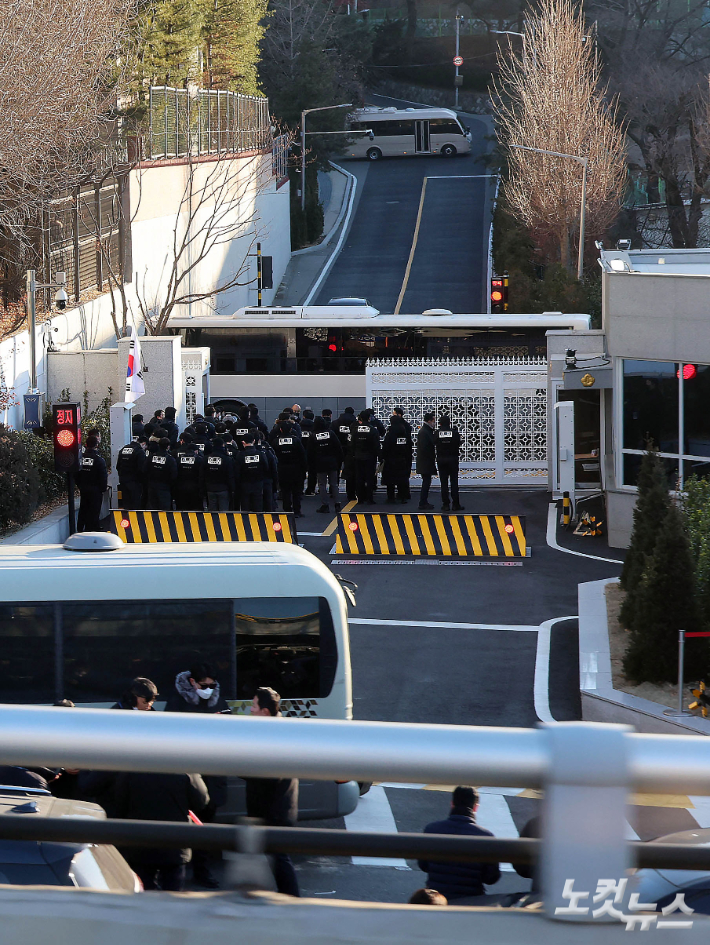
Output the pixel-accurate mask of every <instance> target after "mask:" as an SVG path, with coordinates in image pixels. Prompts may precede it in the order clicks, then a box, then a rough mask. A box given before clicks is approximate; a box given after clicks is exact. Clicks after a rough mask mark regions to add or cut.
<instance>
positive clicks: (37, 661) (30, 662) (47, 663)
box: [0, 604, 55, 703]
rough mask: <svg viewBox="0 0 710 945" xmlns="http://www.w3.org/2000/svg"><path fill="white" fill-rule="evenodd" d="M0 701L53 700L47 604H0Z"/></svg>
mask: <svg viewBox="0 0 710 945" xmlns="http://www.w3.org/2000/svg"><path fill="white" fill-rule="evenodd" d="M0 679H1V680H2V682H1V684H0V701H2V702H9V703H13V702H19V703H30V702H53V701H54V689H55V680H54V613H53V607H52V605H51V604H0Z"/></svg>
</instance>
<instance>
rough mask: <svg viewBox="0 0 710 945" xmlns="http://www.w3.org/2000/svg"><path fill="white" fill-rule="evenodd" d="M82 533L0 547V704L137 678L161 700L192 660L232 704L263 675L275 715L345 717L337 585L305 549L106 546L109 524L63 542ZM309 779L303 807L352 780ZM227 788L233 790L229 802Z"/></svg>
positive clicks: (83, 701) (116, 685) (78, 698)
mask: <svg viewBox="0 0 710 945" xmlns="http://www.w3.org/2000/svg"><path fill="white" fill-rule="evenodd" d="M85 542H86V539H84V538H82V536H80V535H75V536H73V537H72V538H71V539H69V541H68V542H67V543H66V544H65V545H64V546H59V545H45V546H26V545H14V546H13V545H0V667H1V673H0V702H4V703H31V704H45V705H46V704H50V705H51V704H52V703H53V702H55V701H56V700H59V699H71V700H72V701H73V702H74V703H75V704H76V705H77V706H92V707H96V708H108V707H110V706H112V705H113V704H114V703H115V702H116V701H117V700H118V699H119V698H120V696H121V695H122V693H123V692H124V691H125V690H126V689H127V688H128V685H129V684H130V682H131V680H132V679H134V678H135V677H136V676H147V677H148V678H149V679H152V680H153V682H155V683H156V685H157V686H158V691H159V697H158V698H159V700H160V701H159V702H158V703H157V706H158V707H160V708H162V705H161V702H162V701H164V700H165V699H166V698H167V696H168V695H169V693H170V692H171V691H172V690H173V688H174V685H175V677H176V675H177V674H178V673H180V672H184V671H185V670H186V669H189V668H190V662H191V661H201V662H205V663H208V664H210V665H211V666H212V667H213V668H214V672H215V674H216V676H217V678H218V680H219V683H220V686H221V690H222V694H223V695H224V696H225V698H226V699H227V702H228V703H229V705H230V707H231V708H232V712H233V713H236V714H245V713H248V712H249V707H250V706H251V701H252V699H253V696H254V693H255V691H256V689H257V688H258V687H259V686H271V687H273V688H274V689H276V690H277V692H279V693H280V694H281V696H282V702H281V706H282V712H283V714H284V715H286V716H295V717H306V718H327V719H350V718H352V688H351V674H350V646H349V638H348V623H347V605H346V600H345V595H344V593H343V589H342V587H341V586H340V584H339V583H338V581H337V580H336V578H335V577H334V576H333V574H332V573H331V572H330V571H329V570H328V569H327V568H326V567H325V565H324V564H322V563H321V562H320V561H319V560H318V559H317V558H316V557H315V556H314V555H312V554H310V553H309V552H307V551H304V550H303V549H302V548H299V547H298V546H295V545H287V544H282V543H279V544H272V543H265V542H254V543H249V544H246V543H245V544H238V543H234V544H229V545H226V544H215V543H204V544H202V543H196V544H183V545H175V544H170V545H166V544H140V545H138V544H136V545H124V544H122V543H120V546H119V547H115V545H116V544H117V541H116V538H115V536H113V535H104V536H102V537H101V538H100V539H99V546H98V547H99V550H91V551H80V550H74V549H75V548H77V547H81V546H82V544H84V545H85ZM72 546H73V547H72ZM216 723H217V724H219V719H216ZM314 784H315V785H317V790H316V789H310V790H309V786H307V785H304V789H305V790H304V791H303V792H302V794H303V797H302V799H301V816H306V817H309V816H310V817H316V816H317V817H321V816H322V817H325V816H340V815H342V814H346V813H350V811H352V810H353V809H354V807H355V806H356V804H357V797H358V786H357V784H356V783H354V782H346V783H345V784H338V785H336V784H334V783H330V782H328V783H326V782H314ZM233 788H234V786H233ZM238 798H239V792H238V791H237V793H236V794H235V790H230V802H229V807H230V813H236V812H238V811H237V810H236V809H235V808H236V807H238V806H239V800H238Z"/></svg>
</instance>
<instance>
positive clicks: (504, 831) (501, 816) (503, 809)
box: [476, 794, 519, 873]
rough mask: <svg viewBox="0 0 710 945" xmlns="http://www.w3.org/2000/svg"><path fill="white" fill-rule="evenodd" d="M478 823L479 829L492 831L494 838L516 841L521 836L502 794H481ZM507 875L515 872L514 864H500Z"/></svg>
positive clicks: (477, 816) (477, 815)
mask: <svg viewBox="0 0 710 945" xmlns="http://www.w3.org/2000/svg"><path fill="white" fill-rule="evenodd" d="M476 823H477V824H478V826H479V827H485V828H486V830H490V832H491V833H492V834H493V836H494V837H498V838H500V839H510V838H512V839H515V838H517V837H518V836H519V833H518V828H517V827H516V826H515V822H514V821H513V815H512V814H511V813H510V808H509V807H508V804H507V802H506V799H505V797H503V795H502V794H479V802H478V811H477V813H476ZM498 865H499V866H500V868H501V870H502V871H503V872H505V873H513V872H515V871H514V869H513V866H512V864H510V863H499V864H498Z"/></svg>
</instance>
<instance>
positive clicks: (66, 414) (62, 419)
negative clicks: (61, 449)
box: [57, 410, 74, 446]
mask: <svg viewBox="0 0 710 945" xmlns="http://www.w3.org/2000/svg"><path fill="white" fill-rule="evenodd" d="M73 424H74V411H73V410H58V411H57V425H58V426H60V427H70V426H73ZM62 445H65V444H62ZM66 446H71V442H70V443H67V444H66Z"/></svg>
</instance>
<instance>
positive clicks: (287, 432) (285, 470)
mask: <svg viewBox="0 0 710 945" xmlns="http://www.w3.org/2000/svg"><path fill="white" fill-rule="evenodd" d="M274 452H275V453H276V458H277V460H278V463H279V485H280V486H281V500H282V502H283V509H284V512H293V513H294V514H295V516H296V518H303V515H302V513H301V491H302V489H303V479H304V477H305V475H306V466H307V460H306V451H305V449H304V447H303V442H302V441H301V440H299V439H298V437H297V436H293V435H292V433H291V428H290V424H288V423H286V422H284V423H282V424H281V425H280V428H279V436H278V437H277V438H276V439H275V440H274Z"/></svg>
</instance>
